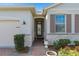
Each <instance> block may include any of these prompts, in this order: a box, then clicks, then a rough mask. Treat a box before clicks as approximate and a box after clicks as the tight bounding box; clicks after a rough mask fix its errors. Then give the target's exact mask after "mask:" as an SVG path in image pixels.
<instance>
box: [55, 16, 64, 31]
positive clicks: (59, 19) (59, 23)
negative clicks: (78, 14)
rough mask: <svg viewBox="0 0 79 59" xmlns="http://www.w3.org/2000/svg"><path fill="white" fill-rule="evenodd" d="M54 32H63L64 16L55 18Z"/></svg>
mask: <svg viewBox="0 0 79 59" xmlns="http://www.w3.org/2000/svg"><path fill="white" fill-rule="evenodd" d="M55 24H56V32H65V15H56V16H55Z"/></svg>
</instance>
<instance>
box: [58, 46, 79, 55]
mask: <svg viewBox="0 0 79 59" xmlns="http://www.w3.org/2000/svg"><path fill="white" fill-rule="evenodd" d="M58 55H59V56H79V52H78V51H76V50H75V49H74V50H71V49H66V48H64V49H62V48H61V49H60V50H59V51H58Z"/></svg>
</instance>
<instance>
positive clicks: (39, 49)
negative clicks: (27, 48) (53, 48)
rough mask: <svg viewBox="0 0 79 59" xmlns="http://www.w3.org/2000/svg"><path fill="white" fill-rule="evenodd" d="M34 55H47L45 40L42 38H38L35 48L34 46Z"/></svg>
mask: <svg viewBox="0 0 79 59" xmlns="http://www.w3.org/2000/svg"><path fill="white" fill-rule="evenodd" d="M32 55H33V56H45V48H44V44H43V41H42V40H41V39H38V40H36V41H35V42H34V44H33V48H32Z"/></svg>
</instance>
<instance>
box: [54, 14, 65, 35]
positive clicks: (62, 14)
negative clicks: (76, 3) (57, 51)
mask: <svg viewBox="0 0 79 59" xmlns="http://www.w3.org/2000/svg"><path fill="white" fill-rule="evenodd" d="M56 15H64V16H65V23H56ZM56 24H64V25H65V32H55V33H57V34H63V33H66V15H65V14H55V25H56Z"/></svg>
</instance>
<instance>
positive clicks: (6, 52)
mask: <svg viewBox="0 0 79 59" xmlns="http://www.w3.org/2000/svg"><path fill="white" fill-rule="evenodd" d="M14 50H15V49H13V48H0V56H9V55H11V54H12V53H13V51H14Z"/></svg>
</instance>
